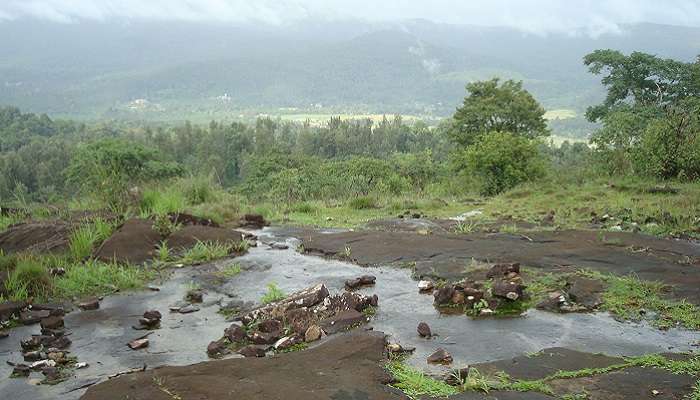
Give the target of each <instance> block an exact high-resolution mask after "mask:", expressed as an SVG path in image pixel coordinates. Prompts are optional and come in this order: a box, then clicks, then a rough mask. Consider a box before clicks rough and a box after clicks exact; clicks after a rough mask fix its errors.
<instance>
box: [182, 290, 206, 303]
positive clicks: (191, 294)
mask: <svg viewBox="0 0 700 400" xmlns="http://www.w3.org/2000/svg"><path fill="white" fill-rule="evenodd" d="M185 299H187V301H189V302H190V303H201V302H203V301H204V292H203V291H202V290H201V289H192V290H190V291H188V292H187V294H186V295H185Z"/></svg>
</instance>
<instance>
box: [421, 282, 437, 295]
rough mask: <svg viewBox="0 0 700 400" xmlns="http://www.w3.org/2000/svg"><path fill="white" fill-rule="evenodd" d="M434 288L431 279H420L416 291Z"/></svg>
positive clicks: (428, 290) (427, 290)
mask: <svg viewBox="0 0 700 400" xmlns="http://www.w3.org/2000/svg"><path fill="white" fill-rule="evenodd" d="M433 288H435V284H434V283H433V281H427V280H426V281H420V282H418V291H419V292H421V293H426V292H430V291H432V290H433Z"/></svg>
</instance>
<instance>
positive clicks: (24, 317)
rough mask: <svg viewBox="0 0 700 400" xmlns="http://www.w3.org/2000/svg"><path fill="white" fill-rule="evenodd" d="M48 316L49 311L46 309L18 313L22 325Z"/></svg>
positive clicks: (34, 322) (30, 323)
mask: <svg viewBox="0 0 700 400" xmlns="http://www.w3.org/2000/svg"><path fill="white" fill-rule="evenodd" d="M50 316H51V312H50V311H48V310H27V311H23V312H21V313H20V315H19V321H20V322H21V323H22V324H24V325H32V324H36V323H37V322H39V321H41V320H42V319H44V318H48V317H50Z"/></svg>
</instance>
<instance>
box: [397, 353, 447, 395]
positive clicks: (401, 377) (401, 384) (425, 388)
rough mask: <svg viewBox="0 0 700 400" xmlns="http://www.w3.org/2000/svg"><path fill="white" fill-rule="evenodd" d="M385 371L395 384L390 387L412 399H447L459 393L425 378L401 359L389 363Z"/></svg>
mask: <svg viewBox="0 0 700 400" xmlns="http://www.w3.org/2000/svg"><path fill="white" fill-rule="evenodd" d="M386 369H387V370H388V371H389V373H390V374H391V375H392V376H393V377H394V379H395V380H396V383H394V384H392V385H391V386H393V387H395V388H397V389H399V390H401V391H402V392H404V393H405V394H406V396H408V397H410V398H412V399H418V398H420V397H422V396H433V397H447V396H451V395H454V394H457V393H459V390H458V389H457V388H456V387H454V386H450V385H448V384H447V383H445V382H443V381H439V380H437V379H434V378H431V377H429V376H426V375H425V374H423V373H422V372H421V371H418V370H417V369H415V368H412V367H410V366H408V365H406V364H405V363H404V362H403V361H402V360H401V359H394V360H391V361H389V363H388V364H387V365H386Z"/></svg>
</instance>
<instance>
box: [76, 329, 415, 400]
mask: <svg viewBox="0 0 700 400" xmlns="http://www.w3.org/2000/svg"><path fill="white" fill-rule="evenodd" d="M384 357H385V356H384V334H382V333H380V332H366V333H356V334H348V335H341V336H336V337H334V338H333V339H331V340H328V341H327V342H325V343H323V344H321V345H319V346H318V347H314V348H311V349H309V350H306V351H300V352H293V353H288V354H282V355H279V356H276V357H270V358H246V359H227V360H221V361H210V362H204V363H200V364H195V365H191V366H185V367H164V368H158V369H155V370H151V371H146V372H141V373H134V374H130V375H123V376H120V377H118V378H114V379H111V380H109V381H106V382H103V383H101V384H98V385H96V386H93V387H91V388H90V389H88V391H87V393H85V395H83V397H81V399H84V400H92V399H95V400H97V399H99V400H110V399H115V400H116V399H120V400H121V399H125V398H129V399H134V400H172V399H174V398H181V399H225V398H232V396H235V398H236V399H240V400H246V399H251V400H253V399H255V400H258V399H309V400H312V399H335V400H342V399H347V400H350V399H378V400H381V399H405V398H406V397H405V396H404V395H402V394H400V393H397V392H396V391H395V390H393V389H391V388H390V387H388V386H385V385H384V383H385V382H387V381H388V379H389V377H388V376H387V373H386V371H385V370H384V368H383V364H384V362H385V358H384ZM233 393H235V395H233Z"/></svg>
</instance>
